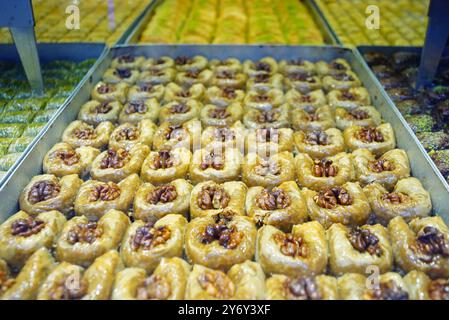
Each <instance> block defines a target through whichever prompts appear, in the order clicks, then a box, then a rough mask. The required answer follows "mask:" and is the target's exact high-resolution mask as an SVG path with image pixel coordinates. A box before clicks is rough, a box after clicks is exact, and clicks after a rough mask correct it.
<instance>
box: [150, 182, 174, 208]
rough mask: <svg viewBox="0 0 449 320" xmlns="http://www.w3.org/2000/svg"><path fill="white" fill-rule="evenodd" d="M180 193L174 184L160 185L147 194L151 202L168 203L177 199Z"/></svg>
mask: <svg viewBox="0 0 449 320" xmlns="http://www.w3.org/2000/svg"><path fill="white" fill-rule="evenodd" d="M177 196H178V193H177V192H176V187H175V186H173V185H167V186H160V187H156V188H154V189H153V190H152V191H151V192H149V193H148V195H147V201H148V202H149V203H151V204H158V203H159V202H160V203H168V202H172V201H174V200H175V199H176V197H177Z"/></svg>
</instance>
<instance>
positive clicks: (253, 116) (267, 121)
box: [243, 103, 290, 129]
mask: <svg viewBox="0 0 449 320" xmlns="http://www.w3.org/2000/svg"><path fill="white" fill-rule="evenodd" d="M289 117H290V105H288V104H286V103H285V104H283V105H281V106H280V107H278V108H275V109H271V110H257V109H248V110H246V112H245V114H244V115H243V123H244V124H245V126H246V127H247V128H249V129H258V128H288V127H289V125H290V119H289Z"/></svg>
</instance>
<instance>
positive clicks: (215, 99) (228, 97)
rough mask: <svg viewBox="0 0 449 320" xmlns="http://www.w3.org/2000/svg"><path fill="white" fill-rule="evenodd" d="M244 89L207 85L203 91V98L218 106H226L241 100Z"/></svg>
mask: <svg viewBox="0 0 449 320" xmlns="http://www.w3.org/2000/svg"><path fill="white" fill-rule="evenodd" d="M244 98H245V91H243V90H238V89H234V88H229V87H225V88H219V87H209V88H207V89H206V92H205V100H206V102H208V103H211V104H213V105H216V106H218V107H227V106H229V105H230V104H233V103H235V102H242V101H243V99H244Z"/></svg>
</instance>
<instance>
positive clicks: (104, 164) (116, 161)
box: [100, 148, 131, 169]
mask: <svg viewBox="0 0 449 320" xmlns="http://www.w3.org/2000/svg"><path fill="white" fill-rule="evenodd" d="M130 159H131V155H130V154H129V152H128V151H126V150H125V149H121V148H120V149H118V150H112V149H109V150H108V151H107V153H106V156H105V157H103V159H101V161H100V168H101V169H109V168H113V169H119V168H123V167H124V166H125V164H127V163H128V162H129V160H130Z"/></svg>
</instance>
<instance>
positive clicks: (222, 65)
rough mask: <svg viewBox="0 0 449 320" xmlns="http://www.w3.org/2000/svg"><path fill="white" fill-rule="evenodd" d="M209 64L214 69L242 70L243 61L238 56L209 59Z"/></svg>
mask: <svg viewBox="0 0 449 320" xmlns="http://www.w3.org/2000/svg"><path fill="white" fill-rule="evenodd" d="M209 66H210V68H211V69H212V70H213V71H231V72H240V71H242V63H241V62H240V60H238V59H236V58H228V59H224V60H218V59H212V60H210V61H209Z"/></svg>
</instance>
